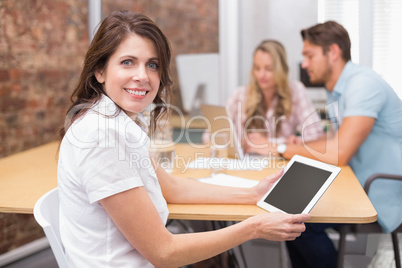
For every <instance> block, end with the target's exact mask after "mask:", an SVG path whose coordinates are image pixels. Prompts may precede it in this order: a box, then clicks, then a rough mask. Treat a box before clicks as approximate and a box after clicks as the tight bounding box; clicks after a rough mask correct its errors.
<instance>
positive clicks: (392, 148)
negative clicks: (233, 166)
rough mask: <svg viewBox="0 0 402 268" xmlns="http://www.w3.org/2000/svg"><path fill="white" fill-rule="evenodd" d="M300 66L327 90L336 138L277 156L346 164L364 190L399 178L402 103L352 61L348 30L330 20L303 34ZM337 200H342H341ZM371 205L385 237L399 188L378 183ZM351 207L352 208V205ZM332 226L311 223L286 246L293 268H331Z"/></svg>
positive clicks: (293, 146)
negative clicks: (367, 184) (384, 175)
mask: <svg viewBox="0 0 402 268" xmlns="http://www.w3.org/2000/svg"><path fill="white" fill-rule="evenodd" d="M301 35H302V37H303V42H304V47H303V56H304V59H303V63H302V67H303V68H304V69H306V70H307V72H308V74H309V77H310V81H311V82H312V83H323V84H325V87H326V89H327V91H328V106H327V108H328V111H329V114H330V117H331V119H333V121H334V122H335V124H333V125H335V128H334V135H333V136H332V137H325V138H323V139H320V140H316V141H312V142H307V143H303V142H301V143H302V144H300V141H296V140H297V139H296V138H295V139H294V142H293V143H288V144H286V147H285V148H284V149H283V148H282V151H281V152H280V153H281V154H282V155H283V156H284V157H285V158H291V157H292V156H293V155H295V154H299V155H304V156H307V157H311V158H316V159H319V160H321V161H324V162H328V163H332V164H335V165H346V164H348V165H350V167H351V168H352V169H353V171H354V173H355V174H356V177H357V178H358V180H359V181H360V183H361V184H362V185H364V183H365V182H366V180H367V179H368V178H369V176H371V175H373V174H375V173H388V174H397V175H401V174H402V102H401V100H400V99H399V98H398V96H397V95H396V93H395V92H394V90H393V89H392V88H391V87H390V86H389V85H388V84H387V83H386V82H385V81H384V80H383V79H382V78H381V77H380V76H379V75H377V74H376V73H375V72H374V71H373V70H371V69H370V68H367V67H364V66H361V65H357V64H354V63H352V62H351V56H350V46H351V44H350V39H349V35H348V33H347V31H346V30H345V29H344V28H343V27H342V26H341V25H339V24H338V23H336V22H334V21H327V22H325V23H322V24H317V25H315V26H313V27H310V28H308V29H305V30H302V31H301ZM340 198H342V197H341V196H340ZM370 200H371V202H372V203H373V205H374V207H375V209H376V211H377V214H378V223H379V224H380V225H381V226H382V228H383V231H384V232H392V231H393V230H394V229H395V228H396V227H398V226H399V225H400V224H401V222H402V183H400V182H399V181H385V180H379V181H376V182H374V183H373V184H372V185H371V188H370ZM351 205H353V204H351ZM327 227H330V225H325V224H310V228H309V227H308V226H307V230H306V232H305V233H303V234H302V236H301V237H299V238H297V239H296V240H295V241H291V242H287V246H288V250H289V255H290V257H291V261H292V266H293V267H335V266H336V256H337V254H336V250H335V248H334V246H333V244H332V242H331V241H330V239H329V238H328V237H327V235H326V233H325V228H327Z"/></svg>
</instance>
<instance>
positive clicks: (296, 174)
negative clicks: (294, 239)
mask: <svg viewBox="0 0 402 268" xmlns="http://www.w3.org/2000/svg"><path fill="white" fill-rule="evenodd" d="M329 176H331V172H329V171H326V170H322V169H319V168H316V167H312V166H309V165H306V164H302V163H299V162H294V163H293V165H292V166H291V167H290V168H289V169H288V170H287V172H286V173H285V174H284V175H283V177H282V178H281V180H280V181H279V182H278V183H277V185H276V186H275V188H274V189H273V190H272V191H271V192H270V193H269V194H268V196H267V197H266V198H265V200H264V201H265V202H266V203H268V204H271V205H272V206H275V207H277V208H279V209H281V210H282V211H285V212H287V213H291V214H298V213H301V212H302V211H303V209H304V208H305V207H306V206H307V205H308V203H309V202H310V201H311V199H312V198H313V197H314V195H315V194H316V193H317V191H318V190H319V189H320V188H321V186H322V185H323V184H324V183H325V181H326V180H327V179H328V177H329Z"/></svg>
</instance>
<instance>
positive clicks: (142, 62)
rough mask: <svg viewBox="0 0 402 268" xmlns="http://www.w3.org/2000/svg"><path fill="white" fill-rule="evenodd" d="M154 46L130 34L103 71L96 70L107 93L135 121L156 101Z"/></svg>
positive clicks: (156, 69)
mask: <svg viewBox="0 0 402 268" xmlns="http://www.w3.org/2000/svg"><path fill="white" fill-rule="evenodd" d="M158 62H159V61H158V55H157V52H156V49H155V45H154V43H153V42H152V41H151V40H149V39H147V38H144V37H141V36H139V35H137V34H130V35H128V36H127V37H126V39H125V40H124V41H123V42H122V43H121V44H120V46H119V48H118V49H117V50H116V52H115V53H114V54H113V55H112V56H111V57H110V59H109V64H108V65H107V66H106V67H105V68H104V69H103V70H97V71H95V76H96V79H97V80H98V82H99V83H100V84H102V85H103V89H104V91H105V93H106V94H107V95H108V96H109V97H110V98H111V99H112V100H113V101H114V102H115V103H116V104H117V105H118V106H119V107H120V108H122V109H123V111H124V112H125V113H126V114H127V115H128V116H129V117H131V119H133V120H135V118H136V116H137V114H139V113H140V112H142V111H144V110H145V109H146V108H147V107H148V106H149V105H150V104H151V103H152V102H153V100H154V99H155V97H156V94H157V93H158V90H159V85H160V78H159V69H158Z"/></svg>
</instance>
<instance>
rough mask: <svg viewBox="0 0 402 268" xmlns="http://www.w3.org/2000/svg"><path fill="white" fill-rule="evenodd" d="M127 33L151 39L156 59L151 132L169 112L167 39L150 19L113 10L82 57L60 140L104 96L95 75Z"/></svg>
mask: <svg viewBox="0 0 402 268" xmlns="http://www.w3.org/2000/svg"><path fill="white" fill-rule="evenodd" d="M130 34H136V35H139V36H141V37H144V38H148V39H149V40H151V41H152V42H153V43H154V45H155V48H156V51H157V54H158V58H159V67H160V68H159V76H160V84H159V89H158V93H157V95H156V97H155V99H154V101H153V103H154V104H155V108H154V109H153V110H152V112H151V129H155V126H156V122H157V120H158V119H159V118H160V117H162V116H163V115H165V114H166V113H167V112H168V104H169V102H170V100H171V97H172V89H171V86H172V81H171V78H170V73H169V64H170V58H171V52H170V46H169V42H168V40H167V38H166V36H165V35H164V34H163V33H162V31H161V30H160V29H159V27H158V26H157V25H156V24H155V23H154V22H153V21H152V20H151V19H149V18H148V17H147V16H145V15H143V14H141V13H136V12H131V11H126V10H123V11H114V12H112V13H110V14H109V15H108V16H107V17H105V18H104V19H103V21H102V23H101V24H100V26H99V29H98V30H97V32H96V34H95V36H94V38H93V40H92V42H91V44H90V46H89V49H88V51H87V53H86V55H85V59H84V66H83V69H82V72H81V76H80V79H79V81H78V84H77V86H76V88H75V90H74V92H73V94H72V96H71V101H72V103H73V104H72V105H71V106H70V108H69V109H68V111H67V117H66V123H65V126H64V127H63V128H62V129H61V131H60V136H61V138H63V137H64V135H65V133H66V131H67V129H68V128H69V126H70V125H71V124H72V123H73V122H74V120H75V119H77V118H78V117H80V116H81V115H83V114H84V113H85V112H86V111H87V110H88V109H89V108H90V107H91V106H92V105H93V104H94V103H96V102H97V101H99V99H100V97H101V96H102V94H104V95H106V96H107V94H106V92H105V91H104V89H103V86H102V84H100V83H99V82H98V81H97V80H96V78H95V72H96V71H101V70H104V69H105V68H106V67H107V64H108V62H109V59H110V57H111V56H112V55H113V53H114V52H115V51H116V50H117V48H118V47H119V45H120V44H121V43H122V42H123V41H124V40H125V39H126V38H127V36H128V35H130Z"/></svg>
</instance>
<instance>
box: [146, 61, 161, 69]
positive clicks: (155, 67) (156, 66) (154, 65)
mask: <svg viewBox="0 0 402 268" xmlns="http://www.w3.org/2000/svg"><path fill="white" fill-rule="evenodd" d="M148 67H149V68H151V69H155V70H157V69H158V67H159V66H158V64H156V63H154V62H151V63H149V64H148Z"/></svg>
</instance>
